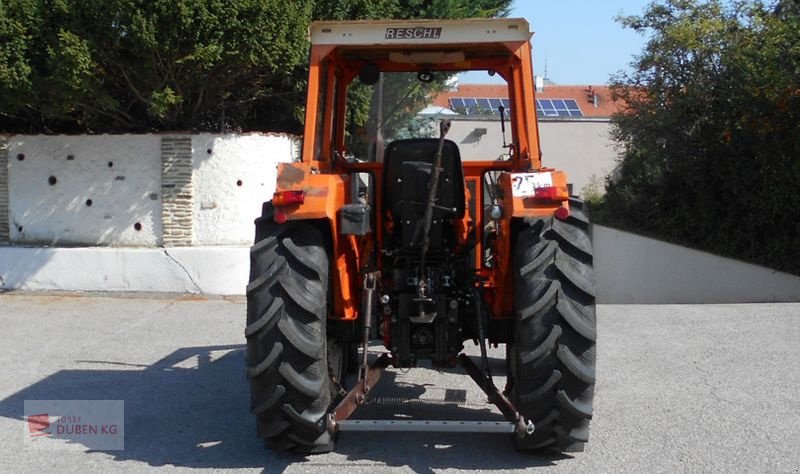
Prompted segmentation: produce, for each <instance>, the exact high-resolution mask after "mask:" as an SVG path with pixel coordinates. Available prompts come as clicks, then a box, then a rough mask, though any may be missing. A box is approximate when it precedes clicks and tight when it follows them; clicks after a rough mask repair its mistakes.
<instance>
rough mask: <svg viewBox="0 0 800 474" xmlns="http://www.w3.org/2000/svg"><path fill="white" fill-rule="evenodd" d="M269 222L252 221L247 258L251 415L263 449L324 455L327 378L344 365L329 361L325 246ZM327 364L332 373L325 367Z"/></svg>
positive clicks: (305, 228)
mask: <svg viewBox="0 0 800 474" xmlns="http://www.w3.org/2000/svg"><path fill="white" fill-rule="evenodd" d="M268 207H269V206H265V210H266V209H267V208H268ZM267 217H269V216H267ZM269 220H271V219H268V218H264V217H262V218H261V219H258V220H257V221H256V226H257V231H256V243H255V245H253V247H252V248H251V250H250V283H249V285H248V286H247V328H246V330H245V336H246V337H247V377H248V379H249V382H250V397H251V411H252V412H253V414H254V415H256V418H257V422H258V435H259V436H260V437H261V438H264V440H265V441H266V444H267V445H268V446H269V447H271V448H274V449H279V450H292V451H297V452H302V453H323V452H328V451H330V450H331V449H333V439H332V437H331V435H330V434H329V433H328V431H327V415H328V413H329V412H330V409H331V404H332V401H333V400H334V397H335V395H336V393H337V392H336V390H335V389H334V384H333V383H332V381H331V379H332V378H336V377H339V378H341V376H343V375H344V374H341V373H334V372H338V371H341V370H342V369H343V368H344V365H345V364H344V361H343V359H342V357H343V356H344V354H337V355H333V354H330V353H329V351H328V345H329V344H328V341H327V339H326V323H327V314H328V304H329V303H328V273H329V256H328V251H327V248H326V245H325V238H324V236H323V234H322V233H321V232H320V230H319V229H317V228H316V227H314V226H313V225H311V224H309V223H304V222H289V223H287V224H283V225H276V224H273V223H271V222H268V221H269ZM332 342H333V341H332ZM330 345H331V349H334V350H335V349H336V348H338V347H341V346H338V345H336V344H330ZM337 356H338V358H337ZM329 357H330V358H331V359H332V360H335V361H337V363H336V364H335V365H336V366H337V367H334V368H330V367H329V365H328V359H329Z"/></svg>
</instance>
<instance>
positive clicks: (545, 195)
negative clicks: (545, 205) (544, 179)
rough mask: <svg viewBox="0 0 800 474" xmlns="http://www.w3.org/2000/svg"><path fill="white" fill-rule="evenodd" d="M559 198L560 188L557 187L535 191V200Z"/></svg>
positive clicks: (547, 187)
mask: <svg viewBox="0 0 800 474" xmlns="http://www.w3.org/2000/svg"><path fill="white" fill-rule="evenodd" d="M557 196H558V188H557V187H555V186H544V187H541V188H536V190H534V195H533V197H534V198H535V199H556V197H557Z"/></svg>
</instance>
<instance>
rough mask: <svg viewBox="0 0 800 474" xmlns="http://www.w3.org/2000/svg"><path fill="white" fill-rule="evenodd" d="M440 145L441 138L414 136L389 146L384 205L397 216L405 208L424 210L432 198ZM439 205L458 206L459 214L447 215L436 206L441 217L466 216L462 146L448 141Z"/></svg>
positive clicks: (441, 176) (445, 144) (385, 173)
mask: <svg viewBox="0 0 800 474" xmlns="http://www.w3.org/2000/svg"><path fill="white" fill-rule="evenodd" d="M438 145H439V139H437V138H412V139H407V140H396V141H393V142H391V143H389V145H387V146H386V152H385V153H384V160H383V161H384V165H383V166H384V172H383V177H384V181H383V189H384V192H383V208H384V209H385V210H390V211H391V212H392V215H393V216H395V218H398V217H400V216H402V215H403V214H404V213H403V207H404V205H405V206H406V209H408V207H409V205H411V206H413V207H419V208H420V209H421V210H422V211H423V212H424V209H425V203H426V200H427V199H428V183H429V181H430V174H431V169H432V167H433V160H434V157H435V154H436V149H437V147H438ZM439 180H440V181H439V188H438V193H437V194H438V196H437V200H436V205H437V206H441V207H447V208H454V209H455V214H450V215H446V214H447V213H444V212H443V211H441V210H440V209H436V211H435V212H434V215H435V216H439V217H441V218H450V219H454V218H462V217H464V208H465V205H464V201H465V199H464V196H465V195H464V170H463V169H462V168H461V154H460V153H459V151H458V145H456V144H455V142H453V141H451V140H445V141H444V145H443V147H442V172H441V174H440V175H439Z"/></svg>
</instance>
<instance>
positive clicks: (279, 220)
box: [272, 209, 288, 224]
mask: <svg viewBox="0 0 800 474" xmlns="http://www.w3.org/2000/svg"><path fill="white" fill-rule="evenodd" d="M272 218H273V219H275V222H277V223H278V224H283V223H284V222H286V220H287V219H288V216H287V215H286V214H284V213H282V212H281V211H279V210H277V209H275V215H273V216H272Z"/></svg>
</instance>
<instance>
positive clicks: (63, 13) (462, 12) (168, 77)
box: [0, 0, 511, 133]
mask: <svg viewBox="0 0 800 474" xmlns="http://www.w3.org/2000/svg"><path fill="white" fill-rule="evenodd" d="M510 3H511V2H510V0H479V1H469V0H342V1H334V0H316V1H315V0H305V1H292V0H236V1H228V0H5V1H3V2H0V130H4V131H11V132H28V133H41V132H45V133H55V132H128V131H135V132H141V131H152V130H220V129H261V130H276V131H277V130H297V129H298V128H299V124H300V117H301V116H302V103H303V92H304V84H305V82H304V81H305V75H306V57H307V50H308V44H307V39H306V34H307V27H308V23H309V22H310V21H311V20H313V19H337V20H341V19H357V18H373V19H374V18H414V17H429V18H445V17H448V18H459V17H467V16H496V15H501V14H504V13H505V12H506V11H507V9H508V6H509V4H510Z"/></svg>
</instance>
